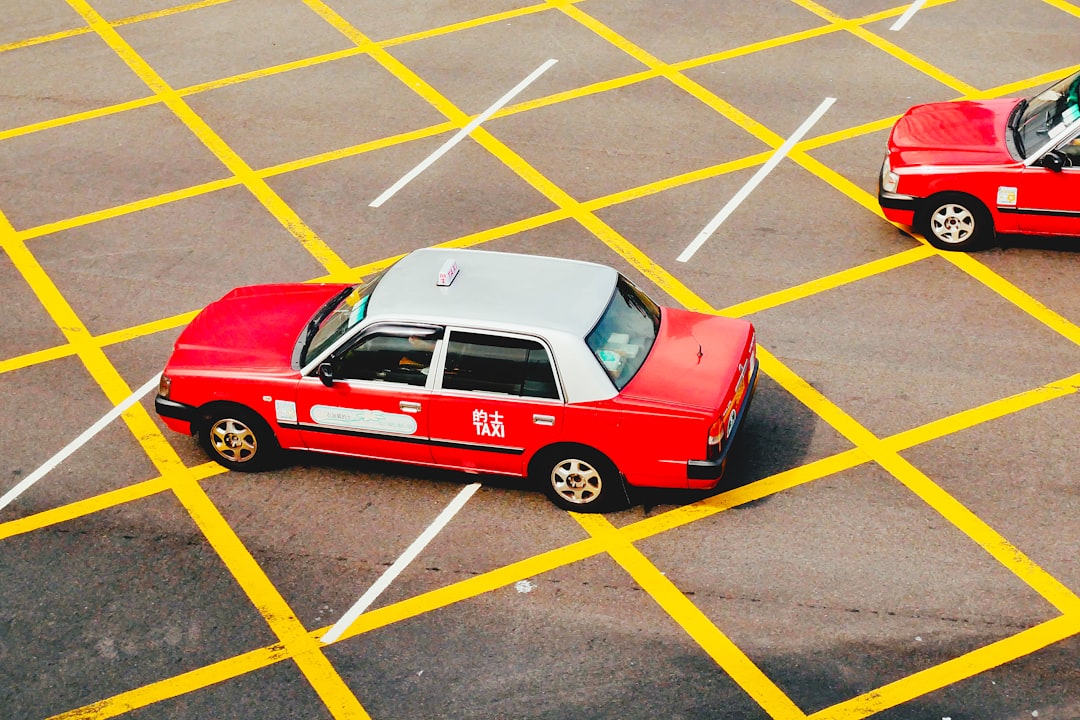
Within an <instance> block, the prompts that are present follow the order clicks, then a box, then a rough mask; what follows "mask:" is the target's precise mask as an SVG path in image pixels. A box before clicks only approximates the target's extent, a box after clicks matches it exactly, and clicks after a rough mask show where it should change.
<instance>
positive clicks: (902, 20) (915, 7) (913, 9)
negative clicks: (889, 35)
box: [889, 0, 926, 31]
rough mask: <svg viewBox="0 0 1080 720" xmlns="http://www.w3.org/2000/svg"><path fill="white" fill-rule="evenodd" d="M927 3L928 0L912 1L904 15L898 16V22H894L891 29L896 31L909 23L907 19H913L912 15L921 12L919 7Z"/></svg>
mask: <svg viewBox="0 0 1080 720" xmlns="http://www.w3.org/2000/svg"><path fill="white" fill-rule="evenodd" d="M925 4H926V0H915V2H913V3H911V5H910V6H908V9H907V10H905V11H904V14H903V15H901V16H900V17H898V18H896V22H894V23H893V24H892V27H891V28H889V29H890V30H894V31H896V30H900V29H902V28H903V27H904V26H905V25H907V21H908V20H910V19H911V16H912V15H914V14H915V13H917V12H919V8H921V7H922V6H923V5H925Z"/></svg>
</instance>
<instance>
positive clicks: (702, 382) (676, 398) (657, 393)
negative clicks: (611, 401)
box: [620, 308, 754, 411]
mask: <svg viewBox="0 0 1080 720" xmlns="http://www.w3.org/2000/svg"><path fill="white" fill-rule="evenodd" d="M753 334H754V327H753V325H751V324H750V323H749V322H747V321H746V320H736V319H732V318H725V317H719V316H714V315H701V314H699V313H694V312H690V311H687V310H679V309H676V308H664V316H663V322H661V324H660V332H659V334H658V335H657V338H656V342H655V344H654V345H653V348H652V351H651V352H650V353H649V357H648V359H647V360H646V361H645V364H644V365H642V367H641V369H640V370H638V373H637V375H635V376H634V379H633V380H631V381H630V382H629V383H628V384H627V386H626V387H625V388H623V391H622V393H620V395H621V396H622V397H625V398H633V399H637V400H646V401H649V402H657V403H663V404H671V405H680V406H690V407H697V408H702V409H704V410H709V411H712V410H715V409H717V408H721V409H722V406H723V403H724V402H725V401H726V398H727V396H728V395H730V394H731V393H732V392H733V390H734V386H735V384H736V383H737V381H738V379H739V366H740V364H741V363H742V362H743V361H744V360H745V359H746V356H747V353H748V352H749V342H750V338H751V337H752V336H753Z"/></svg>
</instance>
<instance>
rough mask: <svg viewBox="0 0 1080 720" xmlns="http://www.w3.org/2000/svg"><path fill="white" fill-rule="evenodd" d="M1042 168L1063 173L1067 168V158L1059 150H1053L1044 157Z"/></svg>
mask: <svg viewBox="0 0 1080 720" xmlns="http://www.w3.org/2000/svg"><path fill="white" fill-rule="evenodd" d="M1041 162H1042V166H1043V167H1044V168H1046V169H1047V170H1049V171H1050V172H1061V168H1063V167H1065V156H1064V155H1062V154H1061V152H1059V151H1057V150H1051V151H1050V152H1048V153H1046V154H1045V155H1043V157H1042V161H1041Z"/></svg>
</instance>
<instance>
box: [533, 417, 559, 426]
mask: <svg viewBox="0 0 1080 720" xmlns="http://www.w3.org/2000/svg"><path fill="white" fill-rule="evenodd" d="M533 422H534V423H536V424H537V425H554V424H555V416H554V415H533Z"/></svg>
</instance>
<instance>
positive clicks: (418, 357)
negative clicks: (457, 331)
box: [334, 335, 435, 385]
mask: <svg viewBox="0 0 1080 720" xmlns="http://www.w3.org/2000/svg"><path fill="white" fill-rule="evenodd" d="M434 349H435V342H434V340H431V339H427V338H422V337H419V336H401V335H371V336H369V337H366V338H363V339H362V340H360V342H358V343H356V345H353V346H352V347H351V348H349V349H348V350H346V351H345V352H343V353H341V355H340V356H338V357H337V358H336V359H335V362H334V377H336V378H340V379H342V380H382V381H385V382H399V383H406V384H408V385H424V384H426V383H427V375H428V370H429V368H430V366H431V354H432V351H433V350H434Z"/></svg>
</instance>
